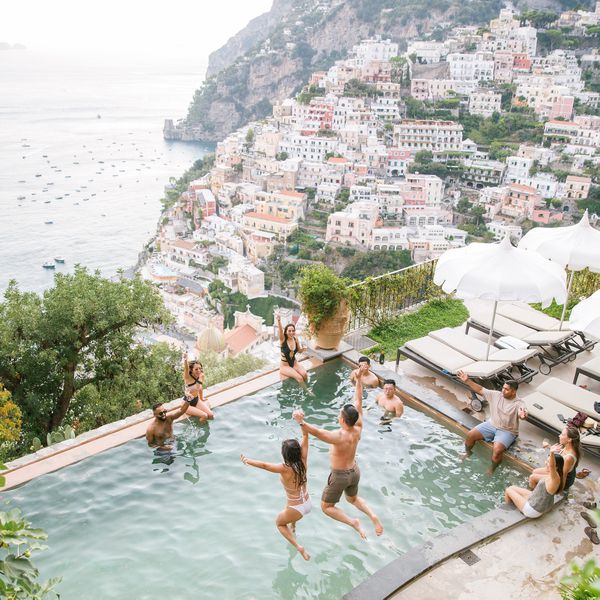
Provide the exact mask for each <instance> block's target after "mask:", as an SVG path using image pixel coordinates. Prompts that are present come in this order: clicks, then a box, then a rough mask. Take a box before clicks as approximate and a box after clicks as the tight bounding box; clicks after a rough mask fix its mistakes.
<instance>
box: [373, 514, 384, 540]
mask: <svg viewBox="0 0 600 600" xmlns="http://www.w3.org/2000/svg"><path fill="white" fill-rule="evenodd" d="M373 525H375V535H377V536H380V535H381V534H382V533H383V525H382V524H381V521H380V520H379V517H375V518H374V519H373Z"/></svg>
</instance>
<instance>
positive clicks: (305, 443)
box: [300, 427, 308, 467]
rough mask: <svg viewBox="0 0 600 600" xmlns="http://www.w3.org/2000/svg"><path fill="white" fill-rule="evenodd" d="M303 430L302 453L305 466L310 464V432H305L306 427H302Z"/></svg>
mask: <svg viewBox="0 0 600 600" xmlns="http://www.w3.org/2000/svg"><path fill="white" fill-rule="evenodd" d="M300 429H301V430H302V441H301V442H300V450H301V452H302V462H303V463H304V466H305V467H306V465H307V464H308V431H305V429H304V427H300Z"/></svg>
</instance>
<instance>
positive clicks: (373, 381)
mask: <svg viewBox="0 0 600 600" xmlns="http://www.w3.org/2000/svg"><path fill="white" fill-rule="evenodd" d="M370 369H371V359H369V357H367V356H361V357H360V358H359V359H358V369H354V371H352V373H350V381H351V382H352V385H356V379H357V377H360V378H361V379H362V382H363V385H366V386H369V387H377V386H378V385H379V377H377V375H375V373H371V371H370Z"/></svg>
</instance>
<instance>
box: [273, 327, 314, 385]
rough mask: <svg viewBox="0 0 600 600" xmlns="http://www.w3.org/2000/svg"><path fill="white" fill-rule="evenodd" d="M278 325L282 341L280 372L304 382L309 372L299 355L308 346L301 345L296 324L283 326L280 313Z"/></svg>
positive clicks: (280, 340)
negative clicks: (298, 357)
mask: <svg viewBox="0 0 600 600" xmlns="http://www.w3.org/2000/svg"><path fill="white" fill-rule="evenodd" d="M277 327H278V329H279V342H280V343H281V362H280V364H279V372H280V373H281V374H282V375H285V376H286V377H293V378H294V379H295V380H296V381H297V382H298V383H304V382H305V381H306V380H307V379H308V373H307V372H306V369H305V368H304V367H303V366H302V365H301V364H300V363H299V362H298V359H297V355H298V354H300V353H301V352H304V351H305V350H306V348H302V347H301V346H300V342H299V341H298V338H297V337H296V328H295V327H294V325H292V324H291V323H290V324H289V325H286V326H285V329H284V328H283V327H282V326H281V317H280V316H279V315H277Z"/></svg>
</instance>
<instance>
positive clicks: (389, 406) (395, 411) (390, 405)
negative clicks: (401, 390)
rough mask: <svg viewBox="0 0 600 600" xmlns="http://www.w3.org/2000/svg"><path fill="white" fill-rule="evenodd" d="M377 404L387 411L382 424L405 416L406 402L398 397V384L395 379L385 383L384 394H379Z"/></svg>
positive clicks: (382, 418) (387, 380)
mask: <svg viewBox="0 0 600 600" xmlns="http://www.w3.org/2000/svg"><path fill="white" fill-rule="evenodd" d="M376 402H377V404H379V406H381V408H383V410H384V411H385V412H384V413H383V415H382V417H381V421H382V422H385V423H389V422H390V421H391V420H392V419H393V418H394V417H401V416H402V415H403V414H404V402H402V400H400V398H398V396H396V382H395V381H394V380H393V379H386V380H385V381H384V382H383V392H379V394H377V398H376Z"/></svg>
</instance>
